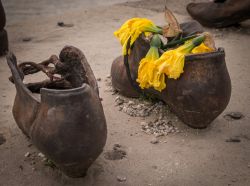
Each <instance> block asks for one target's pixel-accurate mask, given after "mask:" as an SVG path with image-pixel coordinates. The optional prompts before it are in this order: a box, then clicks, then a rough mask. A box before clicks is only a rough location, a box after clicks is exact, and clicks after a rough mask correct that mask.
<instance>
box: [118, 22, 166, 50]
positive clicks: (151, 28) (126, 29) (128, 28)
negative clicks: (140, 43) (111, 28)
mask: <svg viewBox="0 0 250 186" xmlns="http://www.w3.org/2000/svg"><path fill="white" fill-rule="evenodd" d="M150 32H152V33H161V32H162V29H160V28H158V27H157V26H156V25H155V24H154V23H153V22H152V21H150V20H148V19H146V18H132V19H129V20H128V21H126V22H125V23H124V24H123V25H122V26H121V28H120V29H119V30H117V31H115V32H114V35H115V36H116V37H117V38H118V39H119V40H120V43H121V45H122V51H123V55H126V54H127V47H128V44H129V46H130V47H131V46H132V45H133V43H134V42H135V40H136V39H137V38H138V37H139V35H140V34H141V33H146V34H147V35H148V34H149V33H150ZM129 40H130V42H129ZM128 51H130V48H129V50H128Z"/></svg>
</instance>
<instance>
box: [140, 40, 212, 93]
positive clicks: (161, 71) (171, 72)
mask: <svg viewBox="0 0 250 186" xmlns="http://www.w3.org/2000/svg"><path fill="white" fill-rule="evenodd" d="M203 41H204V36H199V37H196V38H194V39H193V40H190V41H187V42H186V43H185V44H184V45H182V46H180V47H178V48H176V49H173V50H168V51H166V52H164V53H163V54H162V56H161V57H160V58H153V57H151V58H150V57H149V56H152V51H151V50H156V49H153V47H151V48H150V51H149V52H148V54H147V56H146V57H145V58H144V59H142V60H141V62H140V66H139V70H138V79H137V82H138V83H140V84H139V85H140V87H141V88H142V89H143V88H150V87H153V88H154V89H155V90H158V91H162V90H163V89H165V88H166V82H165V75H166V76H167V77H168V78H173V79H177V78H179V77H180V75H181V74H182V73H183V68H184V62H185V55H186V54H188V53H190V52H191V51H192V50H193V48H195V47H196V46H199V47H200V48H198V51H199V52H206V51H208V50H210V48H208V47H207V48H206V50H204V46H203V45H201V43H202V42H203ZM200 45H201V46H200ZM202 47H203V48H202Z"/></svg>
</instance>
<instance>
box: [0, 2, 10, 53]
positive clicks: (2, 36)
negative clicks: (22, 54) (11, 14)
mask: <svg viewBox="0 0 250 186" xmlns="http://www.w3.org/2000/svg"><path fill="white" fill-rule="evenodd" d="M5 24H6V18H5V12H4V9H3V5H2V2H1V0H0V56H2V55H4V54H5V53H6V51H8V35H7V32H6V30H5V29H4V27H5Z"/></svg>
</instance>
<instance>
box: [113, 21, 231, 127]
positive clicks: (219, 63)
mask: <svg viewBox="0 0 250 186" xmlns="http://www.w3.org/2000/svg"><path fill="white" fill-rule="evenodd" d="M188 24H189V23H187V24H184V25H183V24H182V25H181V26H182V29H183V30H184V33H185V32H186V33H187V31H188V30H187V29H185V28H188V29H189V31H188V32H189V33H194V32H195V31H194V30H192V29H191V27H190V26H188ZM192 24H193V23H192ZM193 28H194V27H193ZM196 29H198V27H196ZM149 47H150V45H149V42H148V41H146V40H145V39H143V37H139V38H138V39H137V41H136V42H135V44H134V46H133V48H132V51H131V54H130V55H129V58H128V61H129V65H130V70H131V77H132V80H133V81H134V83H136V78H137V74H138V67H139V62H140V61H141V59H142V58H144V57H145V55H146V53H147V51H148V49H149ZM118 59H119V60H118ZM124 71H126V68H125V66H124V62H123V58H122V57H120V58H117V59H116V60H115V61H114V62H113V64H112V69H111V76H112V83H113V86H114V88H115V89H117V90H118V91H120V93H121V94H124V95H125V96H130V95H131V94H132V93H133V95H135V96H133V97H138V96H139V95H140V94H139V93H137V94H135V93H134V87H133V86H127V84H128V83H130V82H129V80H128V78H127V77H126V76H127V74H126V73H124ZM116 72H123V73H119V74H118V73H116ZM166 84H167V88H166V89H164V90H163V91H162V92H159V91H156V90H154V89H152V88H150V89H143V90H141V91H142V92H143V93H146V94H151V95H153V96H154V97H157V98H158V99H160V100H163V101H164V102H165V103H167V104H168V105H169V107H170V108H171V110H172V111H173V112H174V113H175V114H176V115H177V116H178V117H179V118H180V119H181V120H182V121H183V122H184V123H186V124H187V125H189V126H191V127H193V128H206V127H207V126H208V125H209V124H210V123H211V122H212V121H213V120H214V119H215V118H216V117H217V116H218V115H219V114H221V113H222V111H223V110H224V109H225V108H226V106H227V104H228V102H229V100H230V96H231V80H230V77H229V74H228V71H227V67H226V63H225V53H224V50H223V49H222V48H219V49H218V50H217V51H215V52H211V53H203V54H192V55H188V56H186V58H185V67H184V73H183V74H182V75H181V77H180V78H179V79H177V80H174V79H166ZM118 85H119V86H118ZM123 85H126V86H123ZM137 86H138V84H137Z"/></svg>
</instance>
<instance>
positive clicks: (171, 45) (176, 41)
mask: <svg viewBox="0 0 250 186" xmlns="http://www.w3.org/2000/svg"><path fill="white" fill-rule="evenodd" d="M195 37H197V35H191V36H187V37H183V38H181V39H179V40H175V41H170V42H169V43H167V44H166V45H164V46H163V47H162V49H168V48H171V47H174V46H176V45H180V44H183V43H185V41H187V40H189V39H193V38H195Z"/></svg>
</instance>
